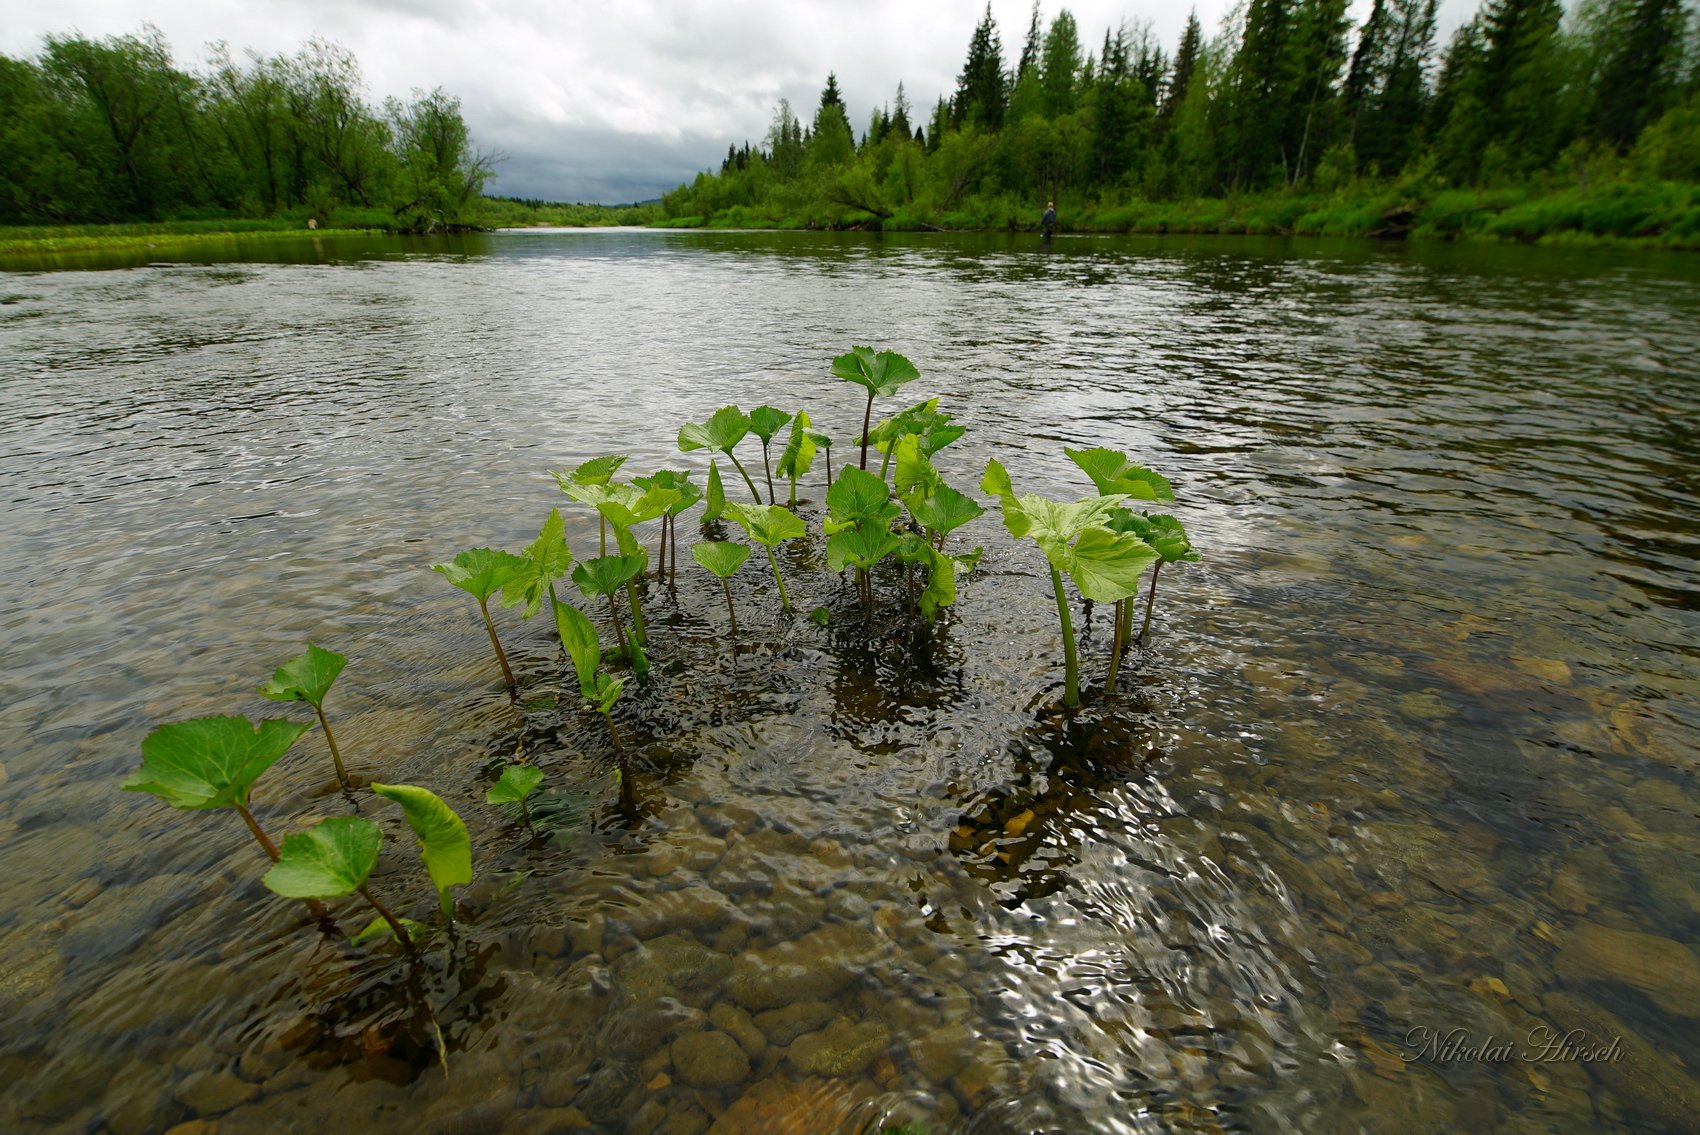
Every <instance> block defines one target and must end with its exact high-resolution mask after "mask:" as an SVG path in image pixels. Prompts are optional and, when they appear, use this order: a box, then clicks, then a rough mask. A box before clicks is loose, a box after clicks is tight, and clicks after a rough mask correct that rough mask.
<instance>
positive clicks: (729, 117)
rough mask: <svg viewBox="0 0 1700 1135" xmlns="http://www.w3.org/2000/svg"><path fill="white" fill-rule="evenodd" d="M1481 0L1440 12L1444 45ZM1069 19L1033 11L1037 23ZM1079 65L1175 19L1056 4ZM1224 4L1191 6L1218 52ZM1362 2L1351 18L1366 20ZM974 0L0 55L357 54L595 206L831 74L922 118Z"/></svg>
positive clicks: (1014, 11) (743, 131) (370, 12)
mask: <svg viewBox="0 0 1700 1135" xmlns="http://www.w3.org/2000/svg"><path fill="white" fill-rule="evenodd" d="M1477 3H1478V0H1442V4H1441V16H1440V24H1441V31H1442V37H1443V39H1444V36H1445V35H1446V34H1448V33H1449V32H1450V30H1451V29H1452V28H1453V27H1456V26H1457V25H1458V24H1459V23H1460V22H1462V21H1463V20H1464V19H1465V18H1466V17H1467V16H1468V15H1469V14H1470V13H1471V12H1472V11H1474V10H1475V8H1476V7H1477ZM1063 6H1064V5H1061V4H1058V3H1055V2H1046V3H1044V4H1042V5H1041V9H1040V19H1041V23H1042V24H1044V25H1048V24H1049V22H1050V20H1051V18H1052V17H1053V16H1054V15H1055V14H1056V12H1057V11H1058V10H1059V8H1061V7H1063ZM1066 6H1067V7H1068V9H1069V10H1070V11H1071V12H1073V13H1074V16H1075V19H1076V21H1077V22H1078V23H1079V25H1080V29H1081V39H1082V41H1083V42H1084V44H1085V46H1086V47H1087V48H1088V49H1096V47H1097V46H1098V45H1099V44H1101V43H1102V42H1103V37H1104V31H1105V29H1106V28H1108V27H1110V26H1112V25H1117V24H1120V23H1122V22H1124V21H1126V22H1128V23H1129V24H1138V23H1141V22H1148V23H1149V24H1150V25H1151V27H1152V29H1153V30H1154V31H1155V33H1156V35H1157V37H1158V39H1159V41H1160V42H1161V43H1162V45H1163V48H1164V50H1165V51H1166V52H1169V53H1171V54H1172V53H1173V51H1174V48H1175V45H1176V44H1177V43H1178V42H1179V40H1180V35H1181V30H1182V29H1183V28H1184V27H1185V25H1186V16H1187V11H1188V7H1187V6H1185V5H1182V4H1175V3H1161V2H1158V0H1075V2H1073V3H1070V4H1067V5H1066ZM1231 6H1232V5H1231V0H1198V3H1197V6H1196V7H1197V11H1198V15H1199V18H1200V20H1202V21H1203V23H1204V26H1205V31H1206V34H1207V35H1211V36H1213V35H1214V34H1215V33H1216V31H1217V30H1218V27H1219V25H1220V23H1221V20H1222V16H1223V14H1224V13H1225V12H1226V11H1228V10H1229V8H1230V7H1231ZM1367 9H1368V4H1367V2H1366V0H1358V2H1357V3H1356V4H1355V5H1354V13H1359V11H1360V10H1363V11H1367ZM983 11H984V0H925V2H922V3H913V2H910V0H858V2H856V3H848V2H845V0H716V2H708V0H671V2H670V0H613V2H607V0H604V2H603V3H598V4H589V3H584V2H583V0H564V2H557V3H552V4H541V3H536V2H535V0H533V2H530V3H522V2H519V0H54V2H51V3H40V2H34V0H0V52H4V53H5V54H7V55H11V56H14V57H19V56H34V55H36V54H37V53H38V52H39V51H40V50H41V45H42V37H43V36H44V35H45V34H48V33H58V34H64V33H68V32H72V31H76V32H80V33H82V34H83V35H87V36H92V37H101V36H108V35H121V34H131V33H135V32H137V31H139V30H140V29H141V28H142V26H143V25H144V24H148V23H151V24H153V25H154V26H156V27H158V28H159V29H160V30H161V31H162V32H164V33H165V36H166V39H167V40H168V41H169V42H170V44H171V48H172V51H173V53H174V55H175V56H176V59H177V62H178V64H179V65H180V66H184V67H187V68H190V69H199V68H200V66H201V64H202V62H203V60H204V58H205V45H206V44H208V43H211V42H213V41H217V40H223V41H224V42H226V43H228V44H229V45H230V49H231V54H232V55H234V56H237V57H240V56H241V53H242V52H243V51H244V50H247V49H252V50H255V51H258V52H260V53H262V54H265V55H275V54H279V53H293V52H294V51H296V50H297V49H298V48H299V47H300V46H301V44H302V43H303V42H305V41H306V40H307V39H309V38H310V37H313V36H321V37H324V38H326V39H331V40H334V41H336V42H337V43H340V44H342V45H343V46H344V47H346V48H348V49H349V50H350V51H352V52H353V53H354V54H355V56H356V57H357V58H358V59H359V60H360V64H361V67H362V69H363V70H364V72H365V76H366V81H367V84H368V86H369V88H370V91H369V93H370V95H371V96H372V99H373V101H374V102H379V101H382V99H383V98H385V97H386V96H389V95H396V96H400V97H403V98H405V97H407V96H408V95H409V94H410V93H411V92H412V91H414V90H416V89H418V90H428V89H430V88H432V87H439V86H440V87H442V88H444V90H446V91H447V92H449V93H450V94H452V95H457V96H459V97H460V99H461V104H462V112H463V114H464V115H465V117H466V121H467V124H468V125H469V126H470V127H471V129H472V132H473V138H474V140H475V142H476V144H477V145H479V146H480V147H482V148H485V149H494V150H498V151H500V152H501V153H502V154H503V155H504V156H505V160H504V161H503V162H502V163H501V164H500V165H498V166H497V175H498V176H497V180H496V181H495V182H494V183H493V184H492V186H491V187H490V191H491V192H493V193H501V194H507V195H511V196H517V197H542V198H546V199H550V200H564V201H596V202H602V203H607V204H613V203H617V202H626V201H637V200H644V199H647V198H651V197H655V196H658V195H659V194H660V193H661V192H662V191H664V190H667V189H671V188H673V187H674V186H677V185H679V184H680V183H681V182H684V181H687V180H689V179H690V178H691V177H693V176H695V174H696V172H697V171H698V170H701V169H704V168H714V169H718V168H719V164H720V161H721V159H723V158H724V157H725V156H726V147H727V146H728V145H730V144H742V143H743V142H744V141H745V140H748V141H750V142H752V143H759V142H760V141H761V139H762V136H763V135H764V134H765V133H766V131H767V127H768V124H769V122H770V121H771V120H772V118H773V110H774V107H775V106H776V105H777V104H778V102H779V100H780V99H781V98H787V99H789V100H790V101H791V105H792V107H793V109H794V110H795V111H796V112H797V114H798V116H799V117H801V118H803V119H805V120H807V119H808V118H809V117H810V116H811V115H812V114H813V110H814V107H815V105H816V103H817V102H818V101H819V98H820V90H821V87H822V85H823V84H824V83H825V81H826V74H827V72H828V71H835V72H837V74H838V83H839V87H840V88H841V89H842V90H843V92H844V96H845V101H846V103H847V105H848V109H849V112H850V121H851V124H852V125H853V126H854V127H855V128H856V131H857V133H858V135H859V134H860V133H861V132H862V131H863V130H865V129H866V128H867V123H868V119H869V117H870V115H871V114H872V112H873V108H874V107H875V106H878V105H880V104H882V103H889V102H890V100H891V98H892V96H893V95H894V94H895V92H896V90H897V84H898V83H899V82H902V83H903V84H904V92H905V93H906V94H907V95H908V97H909V99H910V101H911V102H912V103H913V104H914V105H915V106H916V107H917V108H920V111H921V114H920V117H922V118H924V117H925V114H926V113H927V112H928V111H930V109H931V107H932V105H933V103H934V102H935V101H937V99H938V97H939V95H940V94H946V95H948V94H949V93H950V92H951V91H952V90H953V89H954V88H955V83H956V73H957V71H958V70H959V69H960V68H961V66H962V61H963V58H964V57H965V56H966V54H967V50H968V40H969V37H970V36H971V35H972V34H973V31H974V26H975V24H976V23H977V22H978V21H979V19H980V16H981V13H982V12H983ZM1031 12H1032V4H1031V0H994V2H993V4H992V14H993V17H994V19H995V20H996V21H997V25H998V31H999V33H1000V35H1001V38H1002V41H1003V49H1004V59H1005V61H1006V63H1010V64H1013V62H1014V59H1015V58H1016V57H1017V56H1018V55H1019V54H1020V51H1021V44H1022V41H1023V39H1024V38H1025V36H1026V32H1027V24H1028V20H1029V17H1030V15H1031Z"/></svg>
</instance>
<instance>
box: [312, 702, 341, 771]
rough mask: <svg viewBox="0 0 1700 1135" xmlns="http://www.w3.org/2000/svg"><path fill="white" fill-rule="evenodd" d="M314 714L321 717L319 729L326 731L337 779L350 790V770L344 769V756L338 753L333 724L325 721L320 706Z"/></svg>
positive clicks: (323, 712) (315, 709) (326, 742)
mask: <svg viewBox="0 0 1700 1135" xmlns="http://www.w3.org/2000/svg"><path fill="white" fill-rule="evenodd" d="M313 712H314V713H316V714H318V715H319V728H320V729H323V730H324V731H325V744H327V745H329V746H330V747H331V760H333V761H335V762H336V778H337V779H338V780H340V781H342V787H343V789H344V790H345V791H346V790H347V788H348V770H347V769H345V768H343V767H342V754H341V753H339V752H337V749H336V738H335V737H332V736H331V724H330V722H328V721H326V720H325V711H324V710H323V709H321V708H320V707H319V706H316V705H315V706H314V707H313Z"/></svg>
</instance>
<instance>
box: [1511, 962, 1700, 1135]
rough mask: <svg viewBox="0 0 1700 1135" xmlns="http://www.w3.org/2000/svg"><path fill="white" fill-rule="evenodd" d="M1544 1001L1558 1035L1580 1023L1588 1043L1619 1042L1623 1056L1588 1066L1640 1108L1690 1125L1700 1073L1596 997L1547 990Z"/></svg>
mask: <svg viewBox="0 0 1700 1135" xmlns="http://www.w3.org/2000/svg"><path fill="white" fill-rule="evenodd" d="M1541 1006H1542V1008H1543V1010H1544V1011H1545V1013H1546V1016H1547V1018H1548V1021H1549V1023H1550V1026H1551V1028H1552V1030H1553V1032H1554V1033H1555V1034H1556V1035H1559V1036H1564V1035H1566V1034H1568V1033H1569V1032H1570V1031H1571V1030H1573V1029H1581V1030H1582V1032H1583V1034H1584V1035H1585V1037H1586V1040H1587V1043H1588V1044H1590V1045H1605V1046H1609V1045H1610V1044H1612V1042H1613V1041H1616V1042H1617V1045H1618V1049H1619V1051H1620V1052H1621V1054H1622V1056H1621V1058H1620V1059H1616V1060H1611V1059H1602V1060H1591V1061H1589V1062H1588V1063H1587V1065H1586V1067H1587V1069H1588V1071H1589V1072H1591V1073H1592V1074H1593V1075H1594V1076H1596V1077H1598V1078H1599V1080H1600V1081H1601V1082H1603V1083H1604V1084H1605V1085H1606V1086H1607V1087H1609V1088H1610V1089H1611V1090H1612V1091H1613V1092H1615V1093H1617V1095H1618V1096H1619V1097H1620V1098H1621V1099H1622V1100H1623V1102H1624V1103H1625V1104H1626V1105H1627V1106H1629V1107H1630V1108H1632V1109H1634V1111H1636V1112H1637V1113H1639V1114H1641V1115H1643V1116H1645V1117H1647V1118H1649V1119H1652V1120H1653V1121H1654V1122H1656V1123H1658V1124H1660V1125H1661V1126H1663V1127H1666V1128H1668V1129H1669V1130H1671V1131H1692V1130H1693V1129H1694V1123H1695V1116H1696V1115H1700V1079H1697V1078H1696V1076H1695V1074H1694V1073H1693V1072H1692V1071H1690V1070H1689V1069H1686V1068H1684V1067H1683V1066H1682V1065H1681V1064H1679V1063H1678V1062H1677V1061H1675V1060H1672V1059H1671V1058H1670V1057H1669V1056H1667V1055H1665V1054H1664V1053H1663V1052H1661V1051H1659V1050H1658V1049H1657V1048H1655V1047H1653V1046H1652V1045H1650V1044H1648V1043H1647V1042H1646V1041H1645V1040H1643V1039H1642V1038H1641V1036H1640V1034H1638V1033H1637V1032H1635V1030H1634V1029H1632V1028H1630V1027H1629V1025H1628V1024H1627V1023H1625V1022H1624V1021H1622V1020H1620V1019H1619V1018H1618V1017H1616V1016H1615V1015H1613V1014H1612V1013H1610V1012H1608V1011H1607V1010H1605V1009H1603V1008H1601V1007H1600V1006H1599V1005H1598V1004H1597V1003H1595V1002H1594V1001H1592V1000H1590V999H1589V998H1586V997H1581V996H1578V995H1576V994H1574V993H1564V992H1558V993H1549V994H1547V995H1546V996H1545V997H1543V998H1541Z"/></svg>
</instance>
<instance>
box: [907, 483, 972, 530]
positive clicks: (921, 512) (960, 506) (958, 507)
mask: <svg viewBox="0 0 1700 1135" xmlns="http://www.w3.org/2000/svg"><path fill="white" fill-rule="evenodd" d="M903 503H904V504H906V505H908V506H909V515H911V516H913V517H914V518H915V523H917V524H919V525H920V526H921V527H922V528H925V529H927V530H928V531H929V532H938V533H941V534H945V535H948V534H949V533H951V532H954V531H956V530H957V529H958V528H961V527H962V526H963V525H964V524H967V523H968V522H969V521H970V520H973V519H974V518H975V517H977V516H979V515H980V514H981V513H983V512H985V511H986V510H985V509H984V508H982V507H980V502H978V501H976V500H975V499H974V498H972V497H970V496H967V495H966V494H964V493H959V492H957V491H956V490H955V489H953V488H951V487H950V486H949V485H946V484H942V483H941V484H940V485H939V486H938V487H937V488H935V489H933V491H932V492H931V493H929V494H926V495H922V494H919V493H911V494H910V495H908V496H906V497H904V498H903Z"/></svg>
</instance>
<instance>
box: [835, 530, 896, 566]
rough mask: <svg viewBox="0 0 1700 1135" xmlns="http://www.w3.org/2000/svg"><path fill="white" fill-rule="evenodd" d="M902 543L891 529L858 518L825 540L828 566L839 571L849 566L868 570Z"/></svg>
mask: <svg viewBox="0 0 1700 1135" xmlns="http://www.w3.org/2000/svg"><path fill="white" fill-rule="evenodd" d="M899 543H900V541H899V539H898V537H897V536H895V535H893V534H892V532H891V530H890V529H889V528H885V527H884V526H882V525H880V524H878V523H876V522H872V521H867V520H863V521H859V522H857V523H855V524H852V525H851V526H850V527H849V528H846V529H843V530H841V531H839V532H835V533H833V534H832V535H831V536H828V537H827V539H826V566H827V568H828V570H830V571H834V572H839V571H843V570H844V569H845V568H846V567H854V568H862V569H864V570H865V569H868V568H871V567H873V566H874V565H875V564H877V563H879V562H880V561H881V560H883V559H885V557H887V556H889V555H890V554H891V553H892V552H895V551H896V550H897V546H898V544H899Z"/></svg>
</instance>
